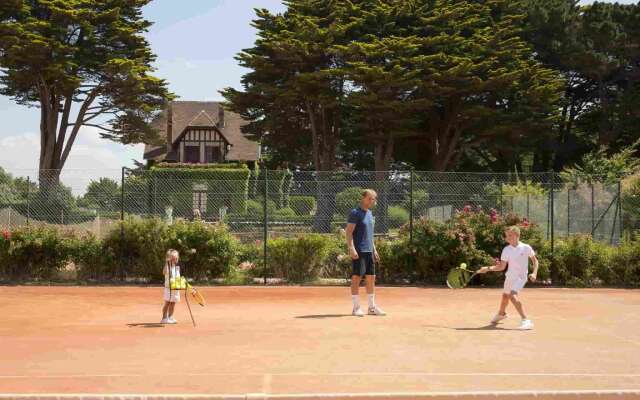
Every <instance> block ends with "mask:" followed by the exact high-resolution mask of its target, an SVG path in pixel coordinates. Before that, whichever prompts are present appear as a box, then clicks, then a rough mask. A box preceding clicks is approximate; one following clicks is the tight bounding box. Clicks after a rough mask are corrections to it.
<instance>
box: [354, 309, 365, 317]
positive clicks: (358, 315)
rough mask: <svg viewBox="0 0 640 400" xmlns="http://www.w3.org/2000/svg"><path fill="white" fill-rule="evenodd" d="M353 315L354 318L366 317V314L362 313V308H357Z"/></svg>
mask: <svg viewBox="0 0 640 400" xmlns="http://www.w3.org/2000/svg"><path fill="white" fill-rule="evenodd" d="M351 315H353V316H354V317H364V313H363V312H362V308H360V307H355V308H354V309H353V312H352V313H351Z"/></svg>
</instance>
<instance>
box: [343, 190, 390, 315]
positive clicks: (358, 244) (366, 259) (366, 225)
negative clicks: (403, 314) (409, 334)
mask: <svg viewBox="0 0 640 400" xmlns="http://www.w3.org/2000/svg"><path fill="white" fill-rule="evenodd" d="M377 196H378V195H377V194H376V192H375V191H373V190H371V189H367V190H364V191H363V192H362V199H361V200H360V206H359V207H358V208H354V209H353V210H351V212H350V213H349V218H348V220H347V229H346V233H347V248H348V249H349V255H350V256H351V260H352V264H353V272H352V274H351V298H352V300H353V312H352V314H353V315H354V316H357V317H363V316H364V312H362V309H361V308H360V294H359V289H360V282H361V280H362V277H365V276H366V284H367V294H368V297H369V312H368V314H369V315H386V313H385V312H384V311H382V309H381V308H380V307H378V306H377V305H376V302H375V284H376V271H375V262H376V261H379V259H380V257H379V256H378V252H377V251H376V246H375V244H374V242H373V225H374V222H375V221H374V218H373V215H372V214H371V210H370V209H371V208H372V207H373V206H375V204H376V198H377Z"/></svg>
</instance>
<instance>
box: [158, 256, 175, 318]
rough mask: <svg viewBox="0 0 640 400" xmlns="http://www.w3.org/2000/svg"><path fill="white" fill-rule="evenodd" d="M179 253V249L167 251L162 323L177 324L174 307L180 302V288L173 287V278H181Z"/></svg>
mask: <svg viewBox="0 0 640 400" xmlns="http://www.w3.org/2000/svg"><path fill="white" fill-rule="evenodd" d="M178 258H179V254H178V251H177V250H173V249H170V250H169V251H167V258H166V263H165V265H164V269H163V273H164V306H163V307H162V321H160V323H161V324H175V323H177V321H176V320H175V319H173V309H174V308H175V305H176V303H178V302H180V290H178V289H171V279H172V278H174V279H175V280H176V281H177V280H178V279H179V278H180V266H179V265H178Z"/></svg>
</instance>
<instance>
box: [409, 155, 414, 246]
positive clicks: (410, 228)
mask: <svg viewBox="0 0 640 400" xmlns="http://www.w3.org/2000/svg"><path fill="white" fill-rule="evenodd" d="M409 245H410V247H411V249H413V168H411V171H410V175H409ZM412 254H413V250H412Z"/></svg>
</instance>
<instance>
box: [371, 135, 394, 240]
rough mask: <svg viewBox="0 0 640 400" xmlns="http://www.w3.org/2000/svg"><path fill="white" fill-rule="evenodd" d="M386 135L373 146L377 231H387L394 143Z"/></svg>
mask: <svg viewBox="0 0 640 400" xmlns="http://www.w3.org/2000/svg"><path fill="white" fill-rule="evenodd" d="M380 136H385V134H384V133H381V134H380ZM386 136H387V137H386V139H383V140H380V141H379V142H377V143H376V146H375V148H374V158H375V168H376V172H375V177H376V182H375V187H376V191H377V192H378V204H377V206H376V210H375V214H376V224H375V231H376V232H377V233H387V232H388V231H389V218H388V214H389V213H388V211H389V169H390V168H391V160H392V157H393V148H394V144H395V143H394V140H393V136H391V134H390V133H387V134H386Z"/></svg>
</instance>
